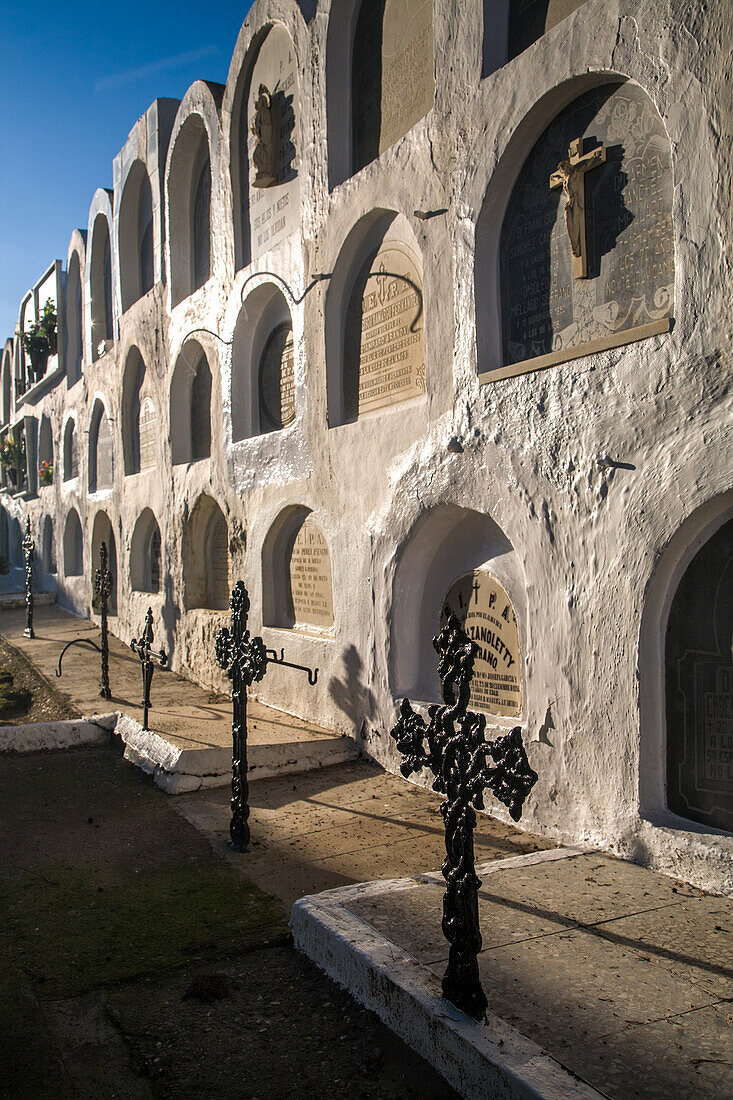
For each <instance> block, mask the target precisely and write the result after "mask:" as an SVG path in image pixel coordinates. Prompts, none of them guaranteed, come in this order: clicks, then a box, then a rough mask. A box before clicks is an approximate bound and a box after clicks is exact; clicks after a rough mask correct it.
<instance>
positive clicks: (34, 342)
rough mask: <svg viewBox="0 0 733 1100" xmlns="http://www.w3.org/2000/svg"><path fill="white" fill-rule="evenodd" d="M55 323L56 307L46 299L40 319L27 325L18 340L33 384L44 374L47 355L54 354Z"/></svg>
mask: <svg viewBox="0 0 733 1100" xmlns="http://www.w3.org/2000/svg"><path fill="white" fill-rule="evenodd" d="M57 323H58V317H57V316H56V305H55V303H54V301H53V299H52V298H47V299H46V304H45V305H44V307H43V312H42V313H41V316H40V318H39V319H38V320H37V321H34V322H33V324H31V325H29V326H28V328H27V329H26V330H25V332H24V333H23V334H22V336H21V338H20V339H21V343H22V345H23V348H24V349H25V351H26V352H27V353H28V356H29V358H30V361H31V373H32V374H33V381H34V382H38V381H39V379H41V378H43V376H44V374H45V373H46V366H47V364H48V357H49V355H55V354H56V349H57V339H56V325H57Z"/></svg>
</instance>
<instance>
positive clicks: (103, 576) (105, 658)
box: [94, 542, 147, 725]
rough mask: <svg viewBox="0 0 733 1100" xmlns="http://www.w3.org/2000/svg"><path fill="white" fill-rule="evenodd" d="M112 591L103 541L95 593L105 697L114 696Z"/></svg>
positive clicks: (102, 691) (95, 578)
mask: <svg viewBox="0 0 733 1100" xmlns="http://www.w3.org/2000/svg"><path fill="white" fill-rule="evenodd" d="M111 592H112V574H111V573H110V571H109V569H108V568H107V543H106V542H103V543H102V544H101V546H100V547H99V567H98V569H97V571H96V573H95V574H94V595H95V596H96V597H97V599H98V600H99V614H100V620H101V622H100V626H101V630H102V651H101V652H102V679H101V691H100V692H99V694H100V695H101V697H102V698H103V699H111V698H112V692H111V691H110V688H109V631H108V628H107V601H108V599H109V597H110V593H111ZM146 725H147V723H146Z"/></svg>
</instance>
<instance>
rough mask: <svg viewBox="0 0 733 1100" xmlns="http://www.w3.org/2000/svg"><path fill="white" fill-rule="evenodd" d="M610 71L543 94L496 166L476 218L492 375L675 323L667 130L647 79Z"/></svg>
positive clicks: (482, 325) (483, 329) (485, 366)
mask: <svg viewBox="0 0 733 1100" xmlns="http://www.w3.org/2000/svg"><path fill="white" fill-rule="evenodd" d="M601 79H602V78H600V77H594V76H592V75H591V76H588V77H587V78H585V79H584V80H583V81H582V82H577V81H575V82H571V83H570V84H568V85H566V86H563V87H562V88H560V89H556V90H555V91H554V92H553V93H552V94H551V95H549V96H548V97H546V100H544V101H542V102H541V103H539V104H538V105H537V106H536V107H535V109H534V110H533V111H532V112H530V114H529V116H528V117H527V119H525V120H524V122H523V124H522V125H521V126H520V127H519V129H518V131H517V133H516V134H515V135H514V137H513V138H512V140H511V141H510V143H509V145H508V147H507V150H506V152H505V154H504V156H503V157H502V160H501V162H500V164H499V168H498V169H497V172H496V173H495V174H494V176H493V177H492V181H491V184H490V187H489V190H488V192H487V194H486V198H485V200H484V204H483V207H482V211H481V214H480V216H479V220H478V224H477V228H476V260H475V292H476V325H477V342H478V366H479V372H480V375H481V381H483V382H488V381H492V380H494V379H499V378H505V377H512V376H514V375H517V374H522V373H525V372H526V371H530V370H539V369H543V368H545V367H551V366H554V365H556V364H558V363H562V362H566V361H568V360H572V359H576V358H579V357H580V356H583V355H589V354H592V353H593V352H596V351H602V350H605V349H607V348H611V347H618V346H620V345H622V344H626V343H630V342H632V341H634V340H640V339H644V338H646V337H648V336H653V335H658V334H660V333H663V332H666V331H668V330H669V328H670V325H671V317H672V311H673V304H674V245H673V226H672V172H671V153H670V145H669V140H668V138H667V135H666V132H665V130H664V126H663V124H662V121H661V119H660V118H659V115H658V114H657V111H656V109H655V107H654V105H653V104H652V102H651V100H650V99H649V97H648V96H647V95H646V93H645V92H644V91H642V89H641V88H639V87H638V85H635V84H632V83H630V82H625V81H623V80H621V79H615V80H613V81H609V80H608V78H607V77H606V78H605V80H604V82H601ZM589 84H590V85H591V86H590V87H589V86H588V85H589ZM582 89H585V90H582ZM578 93H580V94H578ZM563 102H564V103H565V104H566V105H565V106H564V107H562V109H560V110H559V111H558V104H562V103H563ZM533 138H534V143H533ZM528 147H529V149H530V152H529V154H528V155H527V148H528ZM507 197H508V199H507ZM499 334H501V336H500V339H499Z"/></svg>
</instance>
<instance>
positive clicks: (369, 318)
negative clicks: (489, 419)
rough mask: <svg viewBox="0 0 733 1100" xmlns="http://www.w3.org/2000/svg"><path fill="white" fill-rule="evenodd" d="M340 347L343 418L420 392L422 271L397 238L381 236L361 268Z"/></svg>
mask: <svg viewBox="0 0 733 1100" xmlns="http://www.w3.org/2000/svg"><path fill="white" fill-rule="evenodd" d="M344 351H345V354H344V360H345V363H344V366H345V373H344V416H345V418H346V419H353V418H355V417H357V416H361V415H362V413H366V412H371V411H372V410H374V409H381V408H384V406H386V405H394V404H395V403H397V402H398V401H405V400H407V399H408V398H410V397H419V396H420V395H421V394H424V393H425V342H424V324H423V303H422V273H421V268H420V262H419V260H418V258H417V256H416V255H415V253H414V252H413V250H412V249H411V248H409V246H408V245H406V244H403V243H402V242H401V241H398V240H389V239H385V240H384V242H383V243H382V246H381V248H380V249H379V251H378V252H377V254H376V256H375V257H374V258H373V259H370V260H368V261H367V263H366V264H365V265H364V267H363V268H362V270H361V272H360V274H359V277H358V278H357V280H356V284H355V286H354V290H353V292H352V296H351V301H350V303H349V310H348V314H347V318H346V346H345V349H344Z"/></svg>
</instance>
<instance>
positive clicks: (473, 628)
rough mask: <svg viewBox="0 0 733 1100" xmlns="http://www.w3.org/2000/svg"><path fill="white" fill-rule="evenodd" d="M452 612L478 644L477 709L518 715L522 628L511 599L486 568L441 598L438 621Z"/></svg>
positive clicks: (474, 700) (474, 690)
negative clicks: (520, 635)
mask: <svg viewBox="0 0 733 1100" xmlns="http://www.w3.org/2000/svg"><path fill="white" fill-rule="evenodd" d="M449 609H450V611H452V612H453V614H454V615H456V616H457V618H458V619H459V621H460V622H461V624H462V626H463V629H464V630H465V631H466V633H467V634H468V636H469V638H472V639H473V641H474V642H475V643H476V645H477V646H478V651H477V654H476V662H475V664H474V675H473V680H472V681H471V698H470V705H471V707H472V708H473V709H474V710H481V711H484V712H486V713H488V714H501V715H506V716H507V717H510V718H516V717H518V716H519V715H520V714H521V711H522V680H521V661H520V659H519V633H518V630H517V619H516V616H515V614H514V608H513V607H512V602H511V600H510V599H509V597H508V596H507V594H506V592H505V591H504V589H503V588H502V586H501V585H500V584H499V583H498V581H497V580H495V579H494V577H492V576H491V574H490V573H486V572H485V571H484V570H483V569H477V570H474V572H472V573H466V574H465V575H464V576H462V577H459V579H458V580H457V581H456V582H455V584H453V585H452V586H451V588H450V590H449V591H448V593H447V595H446V597H445V599H444V600H443V607H442V611H441V616H440V625H441V626H443V625H444V624H445V622H446V620H447V617H448V612H449Z"/></svg>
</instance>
